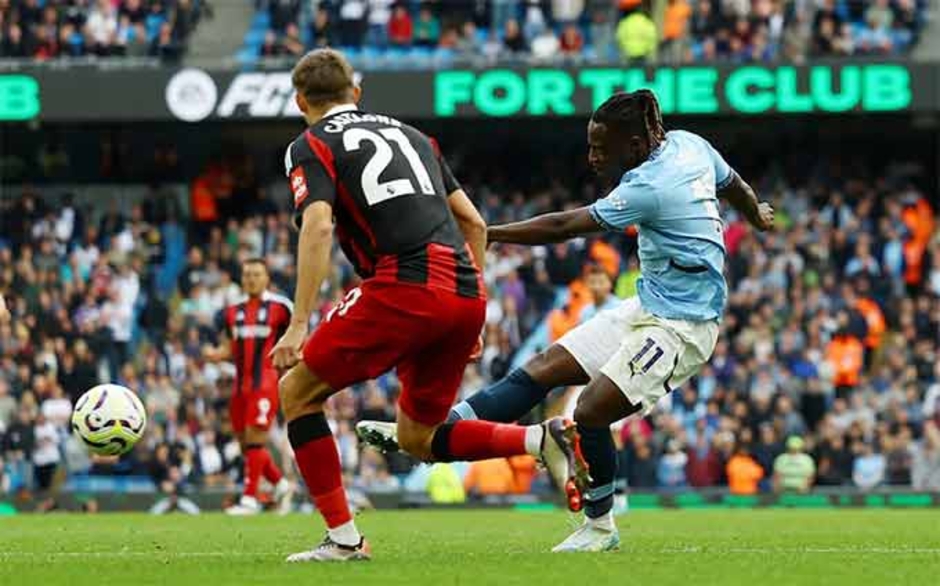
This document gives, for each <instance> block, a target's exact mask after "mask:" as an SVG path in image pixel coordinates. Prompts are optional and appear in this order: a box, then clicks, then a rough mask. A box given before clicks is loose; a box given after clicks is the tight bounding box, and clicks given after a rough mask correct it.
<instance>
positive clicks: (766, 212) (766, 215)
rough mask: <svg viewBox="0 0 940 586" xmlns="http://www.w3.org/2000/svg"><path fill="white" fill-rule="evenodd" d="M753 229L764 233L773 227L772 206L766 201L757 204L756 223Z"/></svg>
mask: <svg viewBox="0 0 940 586" xmlns="http://www.w3.org/2000/svg"><path fill="white" fill-rule="evenodd" d="M754 227H755V228H757V229H758V230H760V231H761V232H766V231H768V230H771V229H773V227H774V206H772V205H770V204H769V203H767V202H766V201H762V202H760V203H759V204H757V222H756V223H755V224H754Z"/></svg>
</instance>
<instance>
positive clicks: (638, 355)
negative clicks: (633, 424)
mask: <svg viewBox="0 0 940 586" xmlns="http://www.w3.org/2000/svg"><path fill="white" fill-rule="evenodd" d="M717 341H718V321H717V320H710V321H689V320H682V319H665V318H660V317H656V316H655V315H652V314H650V313H648V312H647V311H646V310H644V309H643V307H642V306H641V305H640V299H639V297H631V298H630V299H627V300H625V301H624V302H623V303H621V304H620V305H619V306H617V307H615V308H614V309H608V310H606V311H602V312H600V313H598V314H596V315H595V316H594V317H593V318H591V319H589V320H588V321H586V322H585V323H583V324H581V325H579V326H578V327H576V328H574V329H573V330H571V331H569V332H568V333H566V334H565V335H564V336H562V337H561V338H560V339H559V340H558V341H557V342H556V343H557V344H559V345H560V346H562V347H563V348H565V350H567V351H568V352H569V353H570V354H571V355H572V356H573V357H574V359H575V360H576V361H577V362H578V364H580V365H581V368H583V369H584V371H585V372H586V373H587V374H588V376H590V377H591V378H592V379H594V378H596V377H597V375H599V374H604V375H605V376H607V378H609V379H610V380H612V381H613V382H614V384H616V385H617V386H618V387H619V388H620V390H621V391H622V392H623V394H624V395H625V396H626V397H627V400H629V401H630V403H632V404H633V405H640V407H641V411H640V413H641V414H642V415H646V414H647V413H649V412H650V411H652V409H653V407H654V406H655V405H656V402H657V401H659V399H661V398H662V397H664V396H665V395H667V394H669V393H670V392H671V391H672V389H674V388H676V387H678V386H680V385H682V384H683V383H685V382H686V381H688V380H689V379H690V378H692V377H693V376H695V375H696V374H698V372H699V371H700V370H701V368H702V366H704V365H705V363H706V362H708V359H709V358H711V355H712V352H713V351H714V350H715V342H717Z"/></svg>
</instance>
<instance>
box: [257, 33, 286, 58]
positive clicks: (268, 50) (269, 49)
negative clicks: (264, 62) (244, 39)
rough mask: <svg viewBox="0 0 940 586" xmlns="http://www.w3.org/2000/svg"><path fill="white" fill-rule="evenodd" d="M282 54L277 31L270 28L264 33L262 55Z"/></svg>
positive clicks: (273, 55)
mask: <svg viewBox="0 0 940 586" xmlns="http://www.w3.org/2000/svg"><path fill="white" fill-rule="evenodd" d="M280 54H281V46H280V44H279V43H278V42H277V33H276V32H274V31H273V30H269V31H268V32H266V33H265V34H264V43H262V44H261V49H260V55H261V56H262V57H277V56H279V55H280Z"/></svg>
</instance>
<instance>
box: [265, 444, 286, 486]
mask: <svg viewBox="0 0 940 586" xmlns="http://www.w3.org/2000/svg"><path fill="white" fill-rule="evenodd" d="M261 474H262V475H263V476H264V479H265V480H267V481H268V482H270V483H271V484H272V485H274V484H277V483H278V482H280V481H281V478H283V477H284V475H283V474H281V469H280V468H278V467H277V464H275V463H274V458H273V457H271V452H270V451H268V449H267V448H265V449H264V468H263V469H262V470H261Z"/></svg>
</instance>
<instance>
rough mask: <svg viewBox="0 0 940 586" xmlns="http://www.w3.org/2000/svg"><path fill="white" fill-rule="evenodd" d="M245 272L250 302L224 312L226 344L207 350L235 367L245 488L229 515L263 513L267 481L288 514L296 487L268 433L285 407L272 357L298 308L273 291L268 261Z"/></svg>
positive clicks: (248, 264) (232, 407) (249, 264)
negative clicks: (283, 469) (271, 447)
mask: <svg viewBox="0 0 940 586" xmlns="http://www.w3.org/2000/svg"><path fill="white" fill-rule="evenodd" d="M241 273H242V274H241V285H242V293H243V294H244V298H243V299H241V300H239V301H238V302H237V303H234V304H232V305H229V306H228V307H226V308H225V309H223V310H222V311H221V312H219V314H218V316H217V317H216V330H217V331H218V332H219V334H220V338H221V340H220V342H221V344H220V345H219V346H218V347H217V348H212V347H209V348H206V349H205V350H204V351H203V355H204V356H205V357H206V358H207V359H209V360H215V361H219V360H231V361H233V362H234V363H235V382H234V384H233V385H232V396H231V399H229V419H230V420H231V422H232V430H233V431H234V432H235V435H236V436H237V437H238V443H239V445H241V448H242V459H243V460H244V489H243V491H242V496H241V499H239V501H238V503H237V504H236V505H234V506H231V507H229V508H227V509H226V510H225V512H226V513H228V514H230V515H253V514H257V513H260V512H261V509H262V507H261V504H260V502H259V501H258V486H259V484H260V483H261V478H262V477H263V478H264V479H265V480H267V481H268V482H269V483H270V484H271V486H273V487H274V497H275V499H277V500H278V501H279V503H278V504H279V505H280V508H281V510H282V511H283V512H286V511H287V510H288V507H289V506H290V499H291V496H292V495H293V485H292V484H291V483H290V482H289V481H288V480H287V479H286V478H284V475H283V474H281V470H280V469H279V468H278V466H277V464H275V463H274V459H273V458H272V457H271V453H270V452H269V451H268V448H267V444H268V430H269V429H270V427H271V424H272V423H274V421H275V420H277V411H278V404H279V400H278V398H279V397H278V392H277V381H278V372H277V370H276V369H275V368H274V364H273V363H272V362H271V357H270V353H271V350H272V348H273V347H274V343H275V342H276V341H277V339H278V338H280V337H281V335H282V334H283V333H284V331H285V330H286V329H287V326H288V324H290V319H291V312H292V311H293V305H292V304H291V302H290V300H289V299H287V298H285V297H283V296H281V295H277V294H274V293H272V292H271V291H269V290H268V286H269V285H270V283H271V277H270V275H269V274H268V267H267V265H266V264H265V262H264V260H263V259H260V258H252V259H248V260H246V261H244V262H243V263H242V265H241Z"/></svg>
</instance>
